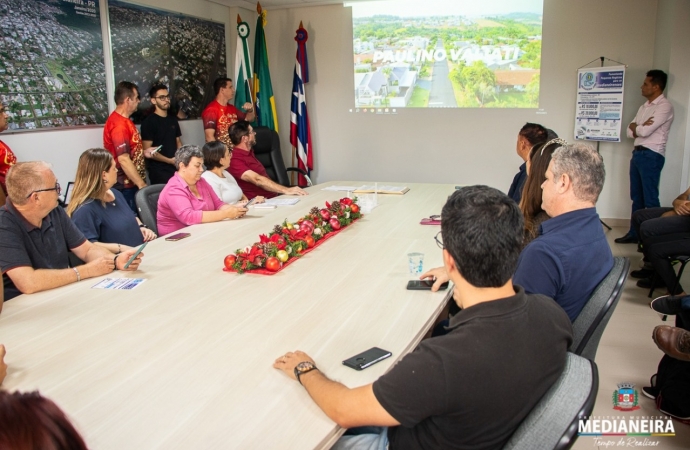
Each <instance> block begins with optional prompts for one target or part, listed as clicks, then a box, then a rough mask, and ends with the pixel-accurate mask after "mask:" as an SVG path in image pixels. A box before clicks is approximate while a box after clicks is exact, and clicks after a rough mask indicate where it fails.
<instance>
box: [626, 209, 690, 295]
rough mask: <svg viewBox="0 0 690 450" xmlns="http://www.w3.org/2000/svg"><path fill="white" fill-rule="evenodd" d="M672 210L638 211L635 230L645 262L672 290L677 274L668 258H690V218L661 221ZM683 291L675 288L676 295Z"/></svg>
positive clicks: (633, 221)
mask: <svg viewBox="0 0 690 450" xmlns="http://www.w3.org/2000/svg"><path fill="white" fill-rule="evenodd" d="M672 210H673V208H647V209H641V210H639V211H635V213H633V216H632V226H633V228H634V229H635V231H636V232H637V235H638V236H639V237H640V240H641V241H642V245H643V251H644V255H645V259H646V260H647V261H649V262H650V263H651V264H652V266H654V270H655V271H656V273H657V274H658V275H659V276H660V277H661V279H662V280H664V283H666V286H667V287H668V289H669V292H670V291H671V289H673V286H674V285H675V283H676V272H675V270H673V266H671V263H670V262H669V260H668V257H669V256H677V255H690V216H673V217H661V215H662V214H664V213H665V212H667V211H672ZM680 292H683V287H682V286H680V283H679V284H678V286H676V289H675V290H674V292H671V294H676V293H680Z"/></svg>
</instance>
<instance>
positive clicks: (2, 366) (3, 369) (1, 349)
mask: <svg viewBox="0 0 690 450" xmlns="http://www.w3.org/2000/svg"><path fill="white" fill-rule="evenodd" d="M6 375H7V364H6V363H5V346H4V345H2V344H0V384H2V381H3V380H4V379H5V376H6Z"/></svg>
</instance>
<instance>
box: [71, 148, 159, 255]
mask: <svg viewBox="0 0 690 450" xmlns="http://www.w3.org/2000/svg"><path fill="white" fill-rule="evenodd" d="M116 182H117V167H116V166H115V160H114V159H113V157H112V155H111V154H110V152H109V151H107V150H105V149H102V148H91V149H89V150H86V151H85V152H84V153H82V154H81V156H80V157H79V165H78V166H77V177H76V179H75V181H74V193H73V194H72V199H71V200H70V202H69V205H67V215H68V216H70V217H71V218H72V221H73V222H74V224H75V225H76V226H77V228H79V230H80V231H81V232H82V233H84V236H85V237H86V239H88V240H89V241H91V242H93V243H95V244H96V245H100V246H102V247H105V248H107V249H108V250H110V251H111V252H113V253H120V252H121V251H122V245H126V246H131V247H135V246H137V245H141V244H142V243H143V242H144V241H150V240H152V239H155V238H156V237H157V236H156V233H154V232H153V231H151V230H149V229H148V228H146V227H145V225H144V224H142V223H141V221H140V220H139V218H138V217H137V216H136V214H134V213H133V212H132V210H131V209H130V208H129V206H128V205H127V201H126V200H125V198H124V196H123V195H122V193H120V191H118V190H117V189H111V187H113V185H114V184H115V183H116ZM121 244H122V245H121Z"/></svg>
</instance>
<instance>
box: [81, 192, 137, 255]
mask: <svg viewBox="0 0 690 450" xmlns="http://www.w3.org/2000/svg"><path fill="white" fill-rule="evenodd" d="M111 192H112V193H113V195H114V196H115V201H112V202H105V205H104V204H103V202H101V201H100V200H97V199H89V200H87V201H86V202H84V203H83V204H82V205H81V206H79V208H77V209H76V210H75V211H74V213H73V214H72V221H73V222H74V224H75V225H76V226H77V228H79V231H81V232H82V233H83V234H84V237H85V238H86V239H88V240H89V241H91V242H95V241H97V242H107V243H112V244H124V245H129V246H130V247H136V246H137V245H141V244H143V243H144V236H143V235H142V234H141V228H139V224H138V223H137V219H136V215H135V214H134V213H133V212H132V210H131V209H130V207H129V206H128V205H127V201H126V200H125V197H124V196H123V195H122V193H121V192H120V191H118V190H117V189H111Z"/></svg>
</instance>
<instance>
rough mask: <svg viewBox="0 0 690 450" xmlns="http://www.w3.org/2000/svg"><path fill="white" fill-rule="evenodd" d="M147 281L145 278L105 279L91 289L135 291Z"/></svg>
mask: <svg viewBox="0 0 690 450" xmlns="http://www.w3.org/2000/svg"><path fill="white" fill-rule="evenodd" d="M144 281H146V280H145V279H144V278H104V279H102V280H101V281H99V282H98V283H96V284H94V285H93V286H91V289H127V290H130V289H134V288H136V287H137V286H139V285H140V284H141V283H143V282H144Z"/></svg>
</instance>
